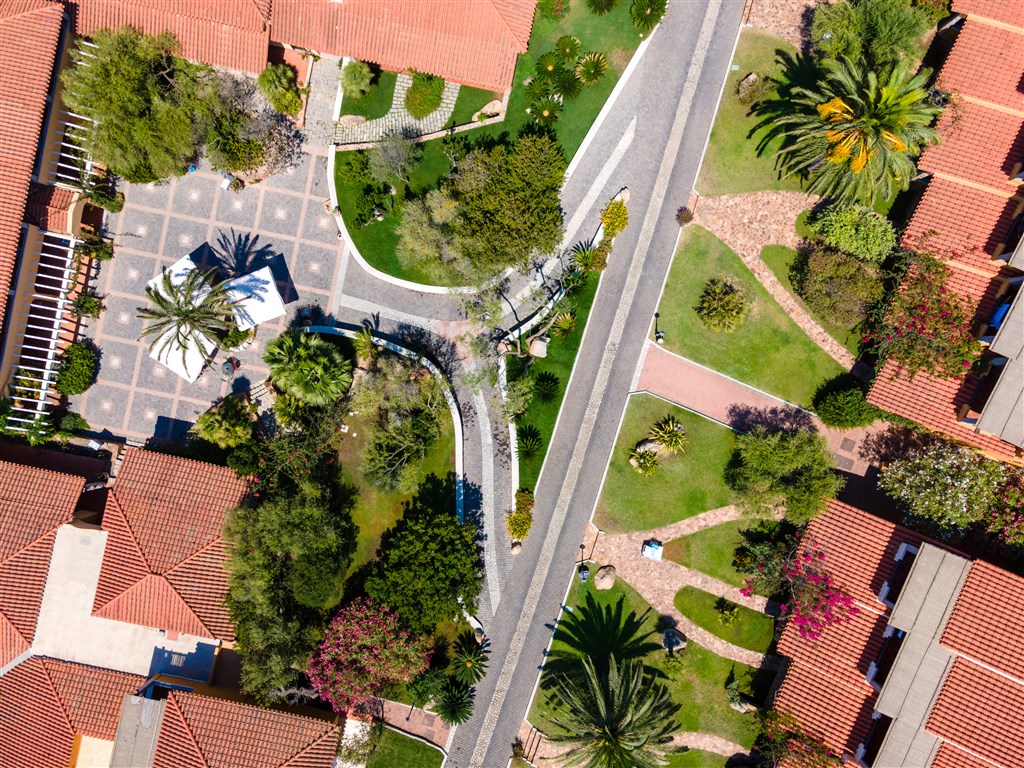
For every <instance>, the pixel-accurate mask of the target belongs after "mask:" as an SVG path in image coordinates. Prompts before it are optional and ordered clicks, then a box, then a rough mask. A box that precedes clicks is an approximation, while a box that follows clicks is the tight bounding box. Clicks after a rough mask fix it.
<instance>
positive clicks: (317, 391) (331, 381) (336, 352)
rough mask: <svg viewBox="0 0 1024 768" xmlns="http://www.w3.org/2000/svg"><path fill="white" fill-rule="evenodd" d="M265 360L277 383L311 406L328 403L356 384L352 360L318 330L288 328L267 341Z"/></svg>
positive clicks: (271, 378) (272, 379)
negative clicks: (353, 377)
mask: <svg viewBox="0 0 1024 768" xmlns="http://www.w3.org/2000/svg"><path fill="white" fill-rule="evenodd" d="M263 360H264V362H266V364H267V365H268V366H269V367H270V380H271V381H272V382H273V383H274V386H276V387H277V388H278V389H280V390H282V391H283V392H286V393H287V394H289V395H291V396H292V397H296V398H298V399H299V400H301V401H302V402H304V403H306V404H307V405H327V404H329V403H331V402H333V401H335V400H337V399H338V398H340V397H343V396H344V395H345V393H346V392H348V388H349V387H350V386H352V361H351V360H348V359H347V358H346V357H345V356H344V355H343V354H342V353H341V350H340V349H338V347H336V346H335V345H334V344H331V343H330V342H328V341H325V340H324V339H323V338H322V337H320V336H319V335H317V334H315V333H306V332H304V331H302V330H299V329H297V328H295V329H292V330H290V331H285V332H284V333H282V334H281V335H280V336H278V337H277V338H276V339H274V340H273V341H271V342H269V343H268V344H267V348H266V351H264V353H263Z"/></svg>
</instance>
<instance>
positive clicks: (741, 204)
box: [694, 191, 856, 370]
mask: <svg viewBox="0 0 1024 768" xmlns="http://www.w3.org/2000/svg"><path fill="white" fill-rule="evenodd" d="M817 202H818V197H817V196H815V195H808V194H805V193H804V192H780V191H767V192H749V193H746V194H740V195H719V196H717V197H701V198H699V199H698V201H697V207H696V210H695V211H694V221H695V222H697V223H698V224H700V225H701V226H702V227H704V228H706V229H708V230H710V231H711V233H712V234H714V235H715V237H717V238H718V239H719V240H721V241H722V242H723V243H725V244H726V245H727V246H729V247H730V248H731V249H732V250H733V251H735V252H736V254H737V255H738V256H739V257H740V258H741V259H743V263H744V264H746V265H747V268H748V269H750V271H751V272H752V273H753V275H754V277H756V278H757V280H758V282H759V283H761V285H763V286H764V287H765V290H767V291H768V293H770V294H771V296H772V298H773V299H775V301H776V302H778V304H779V306H780V307H782V308H783V309H784V310H785V311H786V314H787V315H789V316H790V317H791V318H792V319H793V322H794V323H796V324H797V325H798V326H799V327H800V329H801V330H802V331H803V332H804V333H806V334H807V335H808V336H810V337H811V339H812V340H813V341H814V343H815V344H817V345H818V346H819V347H821V348H822V349H823V350H825V352H826V353H828V355H829V356H830V357H832V358H833V359H835V360H836V362H838V363H839V364H840V365H841V366H843V367H844V368H846V369H847V370H849V369H851V368H853V364H854V363H855V362H856V359H855V358H854V356H853V355H851V354H850V352H849V351H848V350H847V349H846V348H845V347H843V345H842V344H840V343H839V342H838V341H836V340H835V339H833V338H832V337H831V336H829V334H828V333H827V332H826V331H825V329H824V328H822V327H821V326H820V325H819V324H818V322H817V321H816V320H815V319H814V318H813V317H811V315H810V314H809V313H808V312H807V310H805V309H804V308H803V306H802V305H801V304H800V302H799V301H797V300H796V298H795V297H794V296H793V295H792V294H791V293H790V292H789V291H788V290H786V288H785V287H784V286H783V285H782V283H781V282H779V279H778V278H777V277H775V275H774V274H773V273H772V271H771V270H770V269H769V268H768V265H767V264H765V263H764V261H762V260H761V251H762V250H763V249H764V247H765V246H766V245H784V246H786V247H787V248H793V249H798V248H799V247H800V246H801V245H802V244H803V243H804V240H803V238H802V237H800V236H799V235H798V234H797V233H796V228H795V226H794V225H795V223H796V218H797V216H799V215H800V214H801V213H802V212H803V211H806V210H807V209H808V208H810V207H812V206H813V205H814V204H815V203H817Z"/></svg>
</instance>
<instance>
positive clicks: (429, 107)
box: [405, 72, 444, 120]
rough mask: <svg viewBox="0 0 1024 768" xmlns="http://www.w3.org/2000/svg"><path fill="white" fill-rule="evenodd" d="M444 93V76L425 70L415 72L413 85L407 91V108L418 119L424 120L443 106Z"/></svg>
mask: <svg viewBox="0 0 1024 768" xmlns="http://www.w3.org/2000/svg"><path fill="white" fill-rule="evenodd" d="M442 93H444V78H442V77H438V76H437V75H428V74H426V73H424V72H413V75H412V85H411V86H409V90H408V91H406V93H405V108H406V109H407V110H408V111H409V114H410V115H412V116H413V117H415V118H416V119H417V120H422V119H423V118H424V117H426V116H427V115H429V114H430V113H432V112H433V111H434V110H435V109H437V108H438V107H439V106H441V94H442Z"/></svg>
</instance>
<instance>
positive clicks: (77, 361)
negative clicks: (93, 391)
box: [55, 341, 99, 395]
mask: <svg viewBox="0 0 1024 768" xmlns="http://www.w3.org/2000/svg"><path fill="white" fill-rule="evenodd" d="M98 365H99V355H98V354H97V353H96V350H95V349H93V348H92V346H91V345H89V344H87V343H86V342H84V341H76V342H74V343H73V344H70V345H69V346H68V348H67V349H66V350H64V354H63V355H62V356H61V359H60V368H59V369H58V370H57V382H56V385H55V386H56V387H57V391H58V392H60V393H61V394H64V395H80V394H82V393H83V392H85V390H87V389H88V388H89V387H91V386H92V383H93V381H95V379H96V368H97V367H98Z"/></svg>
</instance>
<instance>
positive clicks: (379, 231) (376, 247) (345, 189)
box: [335, 102, 452, 283]
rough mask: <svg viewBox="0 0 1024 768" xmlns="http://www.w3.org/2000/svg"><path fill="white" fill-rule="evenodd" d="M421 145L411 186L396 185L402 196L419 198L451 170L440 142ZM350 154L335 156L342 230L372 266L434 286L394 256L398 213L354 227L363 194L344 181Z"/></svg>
mask: <svg viewBox="0 0 1024 768" xmlns="http://www.w3.org/2000/svg"><path fill="white" fill-rule="evenodd" d="M343 103H344V102H343ZM420 146H422V148H423V155H422V157H421V159H420V162H419V163H417V165H416V167H415V168H413V170H412V173H411V174H410V175H409V181H410V183H409V184H405V183H403V182H398V183H397V187H398V194H399V195H400V196H402V197H408V196H409V195H420V194H423V193H424V192H426V191H427V190H430V189H434V188H436V187H437V185H438V182H439V181H440V180H441V179H442V178H443V177H444V176H446V175H447V174H448V172H449V171H450V170H451V167H452V165H451V161H450V160H449V159H448V155H446V154H445V152H444V147H442V146H441V140H440V139H436V140H434V141H427V142H424V143H423V144H422V145H420ZM349 154H350V153H347V152H339V153H338V158H337V162H336V164H335V184H337V188H338V206H339V207H340V208H341V216H342V218H343V219H344V220H345V228H346V229H348V234H349V237H351V238H352V243H353V245H355V247H356V249H357V250H358V251H359V253H361V254H362V256H363V258H364V259H366V260H367V261H368V262H369V263H370V265H371V266H373V267H376V268H377V269H379V270H381V271H382V272H386V273H387V274H389V275H394V276H395V277H400V278H402V279H405V280H413V281H415V282H422V283H436V278H430V277H428V276H427V275H426V274H425V273H423V272H422V271H421V270H419V269H416V268H410V267H407V266H406V265H405V264H402V263H401V262H400V261H399V260H398V256H397V255H396V254H395V248H396V247H397V245H398V235H397V234H396V233H395V227H396V226H397V225H398V214H396V213H389V214H387V215H386V216H385V217H384V218H383V219H382V220H381V221H371V222H370V223H369V224H367V225H366V226H364V227H360V226H356V224H355V210H356V201H357V200H358V198H359V197H360V196H361V195H362V189H363V186H362V184H358V183H355V184H354V183H352V182H350V181H348V180H347V179H345V178H343V175H342V174H343V172H344V169H345V166H346V165H347V163H348V157H347V155H349Z"/></svg>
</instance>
